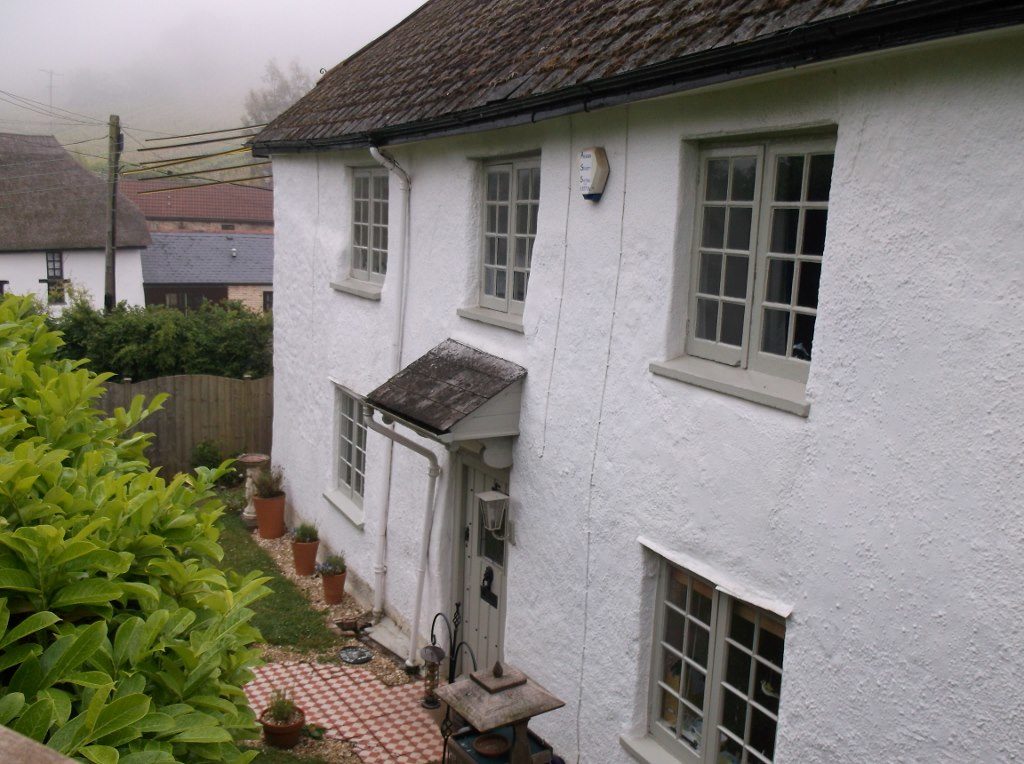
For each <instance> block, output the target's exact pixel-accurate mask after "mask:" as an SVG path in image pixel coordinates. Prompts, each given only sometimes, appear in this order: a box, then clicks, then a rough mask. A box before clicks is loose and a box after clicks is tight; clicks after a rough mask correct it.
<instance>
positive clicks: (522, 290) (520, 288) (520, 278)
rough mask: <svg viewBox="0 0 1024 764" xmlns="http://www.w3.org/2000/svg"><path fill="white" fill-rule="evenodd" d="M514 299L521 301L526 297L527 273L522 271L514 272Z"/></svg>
mask: <svg viewBox="0 0 1024 764" xmlns="http://www.w3.org/2000/svg"><path fill="white" fill-rule="evenodd" d="M512 299H513V300H519V301H520V302H522V301H523V300H525V299H526V274H525V273H523V272H521V271H516V272H515V273H513V274H512Z"/></svg>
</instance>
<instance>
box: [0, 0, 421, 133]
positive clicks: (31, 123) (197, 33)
mask: <svg viewBox="0 0 1024 764" xmlns="http://www.w3.org/2000/svg"><path fill="white" fill-rule="evenodd" d="M422 3H423V0H372V2H359V1H357V0H334V1H333V2H332V1H331V0H290V1H289V0H170V2H156V1H155V0H132V1H131V2H128V1H126V0H0V90H4V91H8V92H12V93H15V94H17V95H19V96H24V97H26V98H30V99H34V100H36V101H39V102H41V103H44V104H47V103H49V99H50V93H49V83H50V78H49V75H47V74H46V73H44V72H43V71H40V70H42V69H48V70H53V71H55V72H57V76H54V78H53V84H54V89H53V104H54V106H56V107H61V108H63V109H69V110H71V111H75V112H80V113H81V114H83V115H87V116H89V117H95V118H97V119H99V120H106V119H107V116H108V115H109V114H119V115H120V116H121V119H122V123H123V124H124V125H125V126H126V132H127V133H128V137H129V140H130V141H134V142H135V145H138V143H139V142H140V141H142V140H144V139H145V138H146V137H154V136H156V135H158V134H160V133H163V134H165V135H166V134H169V133H181V132H193V131H199V130H210V129H220V128H227V127H234V126H237V125H240V124H242V122H241V121H240V117H241V115H242V114H243V112H244V107H243V101H244V98H245V94H246V92H247V91H248V90H249V89H250V88H254V87H259V86H260V85H261V77H262V74H263V70H264V67H265V65H266V63H267V61H268V60H269V59H271V58H276V59H277V61H278V63H279V64H280V65H281V66H282V68H284V67H286V66H287V65H288V63H289V62H290V61H291V60H292V59H293V58H294V59H298V61H299V64H300V65H301V66H302V67H303V68H304V69H305V70H306V71H307V72H308V73H309V74H310V75H311V76H312V79H313V81H316V79H318V78H319V76H320V75H319V70H320V68H322V67H323V68H328V69H329V68H330V67H332V66H334V65H335V64H337V63H339V62H340V61H341V60H342V59H344V58H345V57H346V56H348V55H350V54H351V53H354V52H355V51H356V50H358V49H359V48H361V47H362V46H363V45H365V44H366V43H367V42H369V41H371V40H372V39H374V38H375V37H377V36H379V35H380V34H382V33H383V32H385V31H386V30H387V29H389V28H390V27H392V26H394V25H395V24H396V23H397V22H399V21H400V20H401V19H402V18H404V17H405V16H407V15H408V14H409V13H411V12H412V11H413V10H414V9H415V8H416V7H418V6H419V5H421V4H422ZM0 96H2V94H0ZM2 97H4V98H6V96H2ZM0 132H23V133H49V132H50V118H49V117H47V116H43V115H40V114H35V113H31V112H29V111H26V110H23V109H18V108H15V107H13V106H10V105H8V104H7V103H3V102H0ZM54 132H55V133H56V134H57V135H58V137H60V138H61V139H62V140H64V141H66V140H72V139H75V140H77V139H82V138H92V137H94V136H100V135H102V134H105V128H104V127H102V126H98V125H80V124H62V123H61V121H60V120H59V119H58V120H56V123H55V125H54ZM87 145H88V146H91V147H100V146H101V144H100V143H96V144H87Z"/></svg>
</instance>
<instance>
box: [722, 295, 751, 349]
mask: <svg viewBox="0 0 1024 764" xmlns="http://www.w3.org/2000/svg"><path fill="white" fill-rule="evenodd" d="M745 312H746V310H745V308H744V306H742V305H736V304H735V303H732V302H723V303H722V337H721V342H724V343H725V344H727V345H735V346H736V347H741V346H742V345H743V315H744V313H745Z"/></svg>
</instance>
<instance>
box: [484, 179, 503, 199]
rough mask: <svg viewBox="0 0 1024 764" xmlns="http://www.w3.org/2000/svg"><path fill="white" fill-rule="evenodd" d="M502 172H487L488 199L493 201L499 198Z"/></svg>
mask: <svg viewBox="0 0 1024 764" xmlns="http://www.w3.org/2000/svg"><path fill="white" fill-rule="evenodd" d="M499 176H500V173H496V172H489V173H487V201H489V202H493V201H496V200H497V198H498V178H499Z"/></svg>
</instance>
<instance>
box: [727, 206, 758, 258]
mask: <svg viewBox="0 0 1024 764" xmlns="http://www.w3.org/2000/svg"><path fill="white" fill-rule="evenodd" d="M752 212H753V210H751V209H750V208H749V207H730V208H729V239H728V243H727V244H726V247H728V248H729V249H746V250H749V249H750V216H751V213H752Z"/></svg>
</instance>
